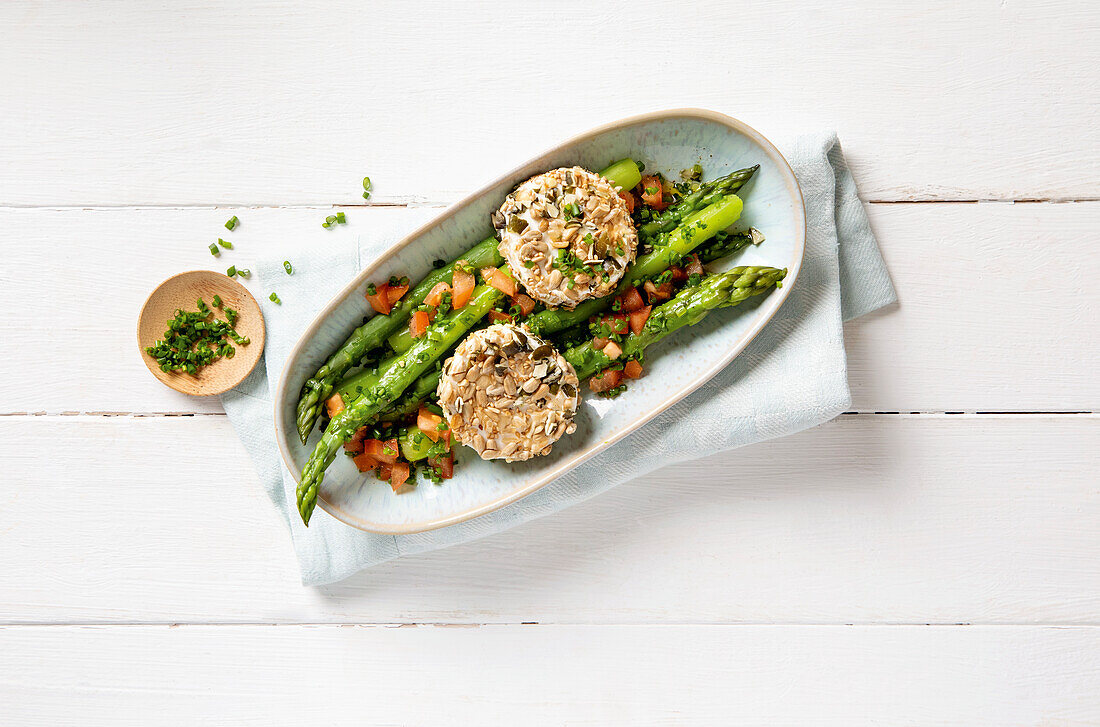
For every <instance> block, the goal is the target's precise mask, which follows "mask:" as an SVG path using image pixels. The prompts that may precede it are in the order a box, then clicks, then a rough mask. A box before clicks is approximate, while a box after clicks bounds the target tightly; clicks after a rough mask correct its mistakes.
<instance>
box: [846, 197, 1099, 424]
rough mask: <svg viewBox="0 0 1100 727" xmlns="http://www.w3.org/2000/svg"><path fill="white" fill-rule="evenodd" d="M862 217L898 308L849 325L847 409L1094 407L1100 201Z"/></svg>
mask: <svg viewBox="0 0 1100 727" xmlns="http://www.w3.org/2000/svg"><path fill="white" fill-rule="evenodd" d="M869 209H870V212H871V221H872V225H873V227H874V230H875V233H876V234H877V235H878V237H879V240H880V244H881V246H882V250H883V254H884V255H885V257H886V262H887V265H888V267H889V270H890V273H891V276H892V277H893V279H894V283H895V285H896V286H897V291H898V299H899V305H898V306H896V307H894V306H892V307H891V308H889V309H886V310H884V311H881V312H878V313H874V314H872V315H869V316H866V317H865V318H861V319H859V320H857V321H854V322H852V323H851V324H849V325H848V326H847V327H846V329H845V333H846V336H845V346H846V349H847V351H848V364H849V383H850V385H851V388H852V407H853V408H854V409H857V410H860V411H903V412H905V411H1096V410H1100V376H1097V367H1096V361H1097V359H1100V293H1097V291H1095V290H1094V287H1095V286H1094V284H1093V282H1092V281H1096V280H1100V255H1096V254H1095V250H1097V249H1098V247H1100V227H1098V224H1097V223H1098V222H1100V204H1097V203H1090V204H1060V205H1050V204H1015V205H1009V204H992V203H991V204H973V205H947V204H934V205H870V206H869ZM1036 379H1039V380H1038V381H1037V380H1036Z"/></svg>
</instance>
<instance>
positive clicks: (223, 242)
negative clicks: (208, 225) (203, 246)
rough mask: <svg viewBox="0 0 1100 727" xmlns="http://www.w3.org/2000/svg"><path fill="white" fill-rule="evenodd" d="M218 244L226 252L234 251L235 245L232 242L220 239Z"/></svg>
mask: <svg viewBox="0 0 1100 727" xmlns="http://www.w3.org/2000/svg"><path fill="white" fill-rule="evenodd" d="M218 244H219V245H221V246H222V247H224V248H225V249H226V250H232V249H233V243H232V242H230V241H229V240H223V239H221V238H220V237H219V238H218Z"/></svg>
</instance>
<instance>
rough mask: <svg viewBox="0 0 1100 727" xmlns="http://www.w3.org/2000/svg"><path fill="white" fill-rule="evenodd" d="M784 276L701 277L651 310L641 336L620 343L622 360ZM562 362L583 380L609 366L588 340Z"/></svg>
mask: <svg viewBox="0 0 1100 727" xmlns="http://www.w3.org/2000/svg"><path fill="white" fill-rule="evenodd" d="M786 274H787V271H786V269H783V270H778V269H776V268H764V267H737V268H733V269H732V270H730V271H728V272H725V273H716V274H715V275H708V276H707V277H705V278H703V281H702V282H701V283H699V285H696V286H693V287H690V288H684V289H683V290H681V291H680V293H679V294H678V295H676V297H674V298H673V299H672V300H670V301H668V302H666V303H662V304H661V305H659V306H657V307H656V308H654V309H653V312H652V313H651V314H650V316H649V320H647V321H646V324H645V327H644V328H642V330H641V332H640V333H637V334H635V335H632V336H628V337H627V338H626V341H625V342H624V343H623V346H622V351H623V356H624V357H630V356H632V355H635V354H638V353H640V352H641V351H642V350H643V349H645V348H646V347H647V346H651V345H653V344H654V343H656V342H657V341H659V340H661V339H662V338H664V337H665V336H667V335H669V334H670V333H672V332H674V331H676V330H679V329H680V328H683V327H684V326H693V325H695V324H696V323H698V322H699V321H701V320H703V318H704V317H705V316H706V315H707V313H709V312H710V311H712V310H714V309H715V308H728V307H730V306H735V305H738V304H739V303H742V302H743V301H745V300H747V299H748V298H751V297H752V296H754V295H760V294H762V293H766V292H768V291H769V290H771V289H772V288H774V287H775V285H776V283H778V282H779V281H780V280H782V279H783V277H784V276H785V275H786ZM563 356H565V360H567V361H568V362H569V363H571V364H573V368H574V369H576V371H577V378H579V379H581V380H582V381H583V380H584V379H586V378H588V377H589V376H593V375H594V374H596V372H598V371H600V370H601V369H604V368H606V367H607V366H609V365H611V363H612V360H611V359H610V358H608V357H607V355H606V354H604V352H603V351H598V350H596V349H595V348H593V347H592V342H591V341H588V342H586V343H583V344H581V345H580V346H574V347H573V348H571V349H569V350H568V351H566V352H565V353H564V354H563Z"/></svg>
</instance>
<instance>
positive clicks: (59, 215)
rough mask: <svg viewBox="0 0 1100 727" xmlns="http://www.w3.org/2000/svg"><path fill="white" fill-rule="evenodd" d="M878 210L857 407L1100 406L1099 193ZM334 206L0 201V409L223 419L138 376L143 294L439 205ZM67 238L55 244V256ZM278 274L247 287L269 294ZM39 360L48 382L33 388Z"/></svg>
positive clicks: (208, 406)
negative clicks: (890, 280)
mask: <svg viewBox="0 0 1100 727" xmlns="http://www.w3.org/2000/svg"><path fill="white" fill-rule="evenodd" d="M869 209H870V212H871V217H872V222H873V225H874V227H875V230H876V231H877V233H878V235H879V237H880V240H881V243H882V246H883V249H884V251H885V254H886V257H887V260H888V263H889V265H890V270H891V274H892V275H893V277H894V280H895V283H896V284H897V287H898V291H899V294H900V296H901V305H900V307H898V308H896V309H892V310H888V311H886V312H884V313H881V314H877V315H875V316H872V317H870V318H867V319H863V320H860V321H857V322H855V323H853V324H851V325H850V326H849V329H848V337H847V345H848V352H849V365H850V370H851V384H852V391H853V408H855V409H859V410H862V411H1006V410H1016V411H1020V410H1022V411H1082V410H1087V411H1091V410H1096V409H1100V377H1097V376H1095V375H1094V371H1095V361H1096V360H1097V358H1098V357H1100V315H1098V313H1097V302H1098V300H1100V293H1098V292H1097V290H1096V288H1095V286H1092V285H1090V284H1089V281H1092V280H1097V279H1100V257H1097V256H1095V255H1083V254H1082V251H1084V250H1089V249H1094V248H1095V247H1097V245H1100V233H1098V232H1097V230H1100V203H1080V204H1061V205H1052V204H1020V205H1007V204H983V205H977V204H969V205H959V204H912V205H910V204H892V205H869ZM326 213H328V210H325V209H320V208H286V209H242V208H235V209H232V210H223V209H140V210H134V209H118V210H96V211H88V210H50V211H46V210H30V209H4V210H0V228H2V229H4V230H5V231H6V232H7V234H8V238H9V239H11V240H19V241H20V243H19V244H18V245H13V246H10V247H9V249H8V250H7V251H6V255H7V261H6V266H5V269H4V271H3V272H0V276H2V278H3V285H0V303H2V304H3V305H4V306H5V309H6V310H8V311H12V314H11V315H9V316H8V317H7V319H6V320H5V321H4V323H3V324H2V326H3V331H4V335H5V349H6V355H5V356H4V357H2V358H0V413H11V412H42V411H45V412H66V411H75V412H103V411H121V412H219V411H221V408H220V404H219V403H218V402H217V401H216V400H208V401H204V400H198V399H190V398H187V397H184V396H182V395H179V394H177V393H175V392H173V391H171V390H169V389H167V388H165V387H164V386H162V385H160V384H159V383H158V382H157V381H156V380H155V379H154V378H153V377H151V376H149V374H148V373H147V372H146V370H145V367H144V364H143V363H142V361H141V359H140V357H139V356H138V353H137V350H136V345H135V333H134V331H135V327H136V325H137V323H136V321H137V314H138V311H139V310H140V307H141V304H142V303H143V302H144V300H145V297H146V295H147V294H148V292H149V291H151V290H152V289H153V288H154V287H156V285H157V284H158V283H159V282H160V281H161V280H162V279H164V278H166V277H168V276H170V275H173V274H175V273H177V272H179V271H181V270H189V269H195V268H213V269H218V270H220V269H223V268H224V267H227V266H228V265H229V263H231V262H233V263H236V264H244V265H252V264H253V263H254V261H255V260H256V259H257V256H258V255H264V256H270V257H276V256H281V255H284V254H285V255H286V256H287V257H289V258H290V259H291V260H293V261H295V263H296V264H299V265H300V264H304V262H305V261H304V260H303V257H302V256H301V255H299V254H298V253H301V254H302V255H304V251H307V250H308V251H311V254H316V253H315V252H312V251H316V250H323V249H325V248H326V246H328V245H331V244H333V242H334V241H336V240H339V239H345V240H346V239H347V236H355V235H365V236H377V235H379V234H381V233H380V231H381V230H385V229H389V230H394V229H398V230H411V229H413V228H414V227H415V226H416V225H418V224H420V223H422V222H424V221H426V220H427V219H429V218H430V217H432V216H434V215H435V214H438V210H437V209H395V208H386V209H380V208H373V209H369V210H366V209H353V210H350V211H349V212H348V215H349V216H348V225H347V226H346V228H344V229H339V230H334V231H330V230H324V229H322V228H321V227H320V221H321V220H323V219H324V215H325V214H326ZM230 214H237V215H238V216H239V217H240V219H241V220H242V224H241V227H240V228H239V230H238V231H237V232H236V233H234V235H233V236H232V239H233V240H234V241H235V242H236V248H235V250H234V251H233V252H232V253H229V252H227V253H225V254H223V255H222V256H221V258H219V259H214V258H212V257H211V256H210V254H209V252H208V251H207V249H206V245H207V243H208V242H209V241H212V240H215V239H217V237H218V235H219V233H221V234H225V229H224V228H223V227H222V226H221V224H222V222H224V221H225V219H226V218H227V217H228V216H229V215H230ZM59 244H63V245H64V248H63V250H64V252H63V254H50V253H51V251H54V250H57V249H58V245H59ZM765 244H766V243H765ZM281 275H282V274H281V273H280V277H281ZM280 282H282V281H261V280H258V279H256V278H254V279H253V280H252V281H250V282H248V283H247V285H248V286H249V287H250V288H251V289H252V290H253V292H255V293H256V294H257V297H258V298H261V299H262V298H266V296H267V292H268V291H269V290H270V289H271V288H272V287H275V289H278V283H280ZM32 302H33V305H30V304H31V303H32ZM321 302H322V301H318V303H319V304H320V303H321ZM278 314H279V313H278V311H274V312H272V311H269V315H278ZM44 330H49V331H51V335H50V336H45V335H43V331H44ZM59 349H60V350H61V351H62V352H64V355H58V353H59ZM76 362H80V363H79V366H78V365H77V363H76ZM77 368H79V375H76V371H77ZM31 370H33V371H35V372H37V375H38V377H39V378H40V379H41V380H44V381H47V382H49V385H48V386H47V387H45V388H42V387H39V386H27V385H26V376H25V372H27V371H31Z"/></svg>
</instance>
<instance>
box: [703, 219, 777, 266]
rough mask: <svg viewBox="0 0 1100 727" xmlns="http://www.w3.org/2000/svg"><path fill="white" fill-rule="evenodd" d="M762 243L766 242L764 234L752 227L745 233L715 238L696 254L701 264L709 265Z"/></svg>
mask: <svg viewBox="0 0 1100 727" xmlns="http://www.w3.org/2000/svg"><path fill="white" fill-rule="evenodd" d="M762 242H764V234H763V233H762V232H760V230H758V229H756V228H755V227H750V228H749V229H747V230H745V231H744V232H736V233H734V234H732V235H725V236H722V237H718V238H715V239H714V240H711V241H710V242H708V243H707V244H706V245H703V246H702V247H700V248H699V249H698V250H696V253H697V254H698V255H699V261H700V262H704V263H709V262H714V261H715V260H720V259H722V258H724V257H726V256H728V255H732V254H733V253H735V252H737V251H738V250H740V249H742V248H744V247H748V246H749V245H759V244H760V243H762Z"/></svg>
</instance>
